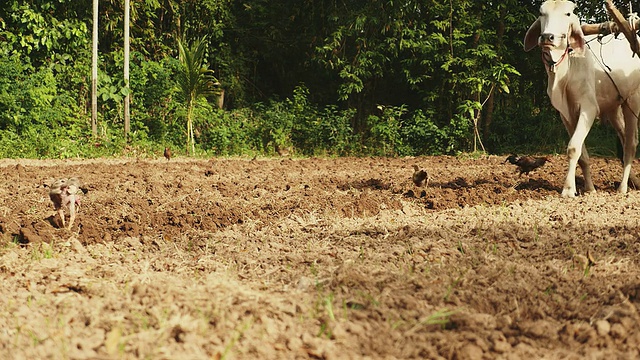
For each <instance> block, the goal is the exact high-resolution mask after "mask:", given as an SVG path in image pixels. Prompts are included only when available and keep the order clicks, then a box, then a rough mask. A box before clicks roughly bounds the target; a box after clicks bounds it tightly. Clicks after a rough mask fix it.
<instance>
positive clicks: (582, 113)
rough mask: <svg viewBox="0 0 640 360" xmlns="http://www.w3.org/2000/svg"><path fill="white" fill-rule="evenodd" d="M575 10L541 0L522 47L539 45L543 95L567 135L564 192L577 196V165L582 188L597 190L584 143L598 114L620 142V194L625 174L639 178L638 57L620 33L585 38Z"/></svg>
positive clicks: (566, 3) (570, 4) (557, 0)
mask: <svg viewBox="0 0 640 360" xmlns="http://www.w3.org/2000/svg"><path fill="white" fill-rule="evenodd" d="M574 9H575V4H574V3H573V2H571V1H564V0H547V1H545V2H544V3H543V4H542V6H541V7H540V17H538V19H537V20H536V21H535V22H534V23H533V24H532V25H531V27H529V30H528V31H527V34H526V35H525V38H524V50H525V51H529V50H531V49H533V48H534V47H536V46H540V48H541V49H542V61H543V63H544V66H545V68H546V70H547V75H548V80H549V83H548V86H547V93H548V94H549V97H550V98H551V104H553V106H554V107H555V108H556V109H557V110H558V111H559V112H560V116H561V117H562V121H563V123H564V126H565V127H566V129H567V131H568V132H569V135H570V136H571V139H570V140H569V146H568V147H567V155H568V157H569V171H568V172H567V178H566V180H565V183H564V188H563V190H562V196H563V197H574V196H576V179H575V173H576V165H577V164H580V167H581V168H582V172H583V175H584V180H585V191H587V192H591V191H595V188H594V187H593V181H592V180H591V170H590V169H589V155H588V153H587V149H586V147H585V145H584V141H585V138H586V137H587V134H588V133H589V130H590V129H591V126H592V125H593V122H594V120H595V118H596V117H598V116H599V117H600V118H601V119H602V120H603V122H609V123H611V125H612V126H613V127H614V128H615V130H616V131H617V133H618V136H619V138H620V141H621V143H622V144H623V149H624V156H623V159H622V161H623V167H624V170H623V175H622V181H621V182H620V187H619V188H618V191H619V192H620V193H623V194H624V193H626V192H627V183H628V180H629V177H630V176H631V179H632V180H633V181H634V182H636V180H637V179H636V178H635V175H633V174H631V163H632V161H633V159H634V158H635V152H636V146H637V145H638V116H639V115H640V59H639V58H638V57H637V56H636V57H634V56H633V53H632V52H631V49H630V46H629V43H628V41H627V40H626V39H625V38H624V37H622V36H621V37H620V39H616V38H615V37H614V36H613V35H608V36H605V37H604V38H602V39H598V38H597V36H588V37H585V36H584V34H583V32H582V29H581V28H580V20H579V19H578V17H577V16H576V15H575V14H574V13H573V10H574Z"/></svg>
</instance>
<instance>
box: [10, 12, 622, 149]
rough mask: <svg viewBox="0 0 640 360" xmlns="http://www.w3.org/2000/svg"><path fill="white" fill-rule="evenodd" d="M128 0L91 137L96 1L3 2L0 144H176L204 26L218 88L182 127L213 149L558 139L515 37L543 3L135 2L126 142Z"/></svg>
mask: <svg viewBox="0 0 640 360" xmlns="http://www.w3.org/2000/svg"><path fill="white" fill-rule="evenodd" d="M123 3H124V2H123V1H114V0H101V1H100V7H99V9H100V10H99V11H100V13H99V29H100V31H99V33H100V35H99V53H100V64H99V81H98V89H99V90H98V92H99V134H98V137H97V138H93V137H92V136H91V131H90V106H91V104H90V93H89V92H90V89H91V78H90V77H91V76H90V74H91V68H90V64H91V31H90V29H91V26H92V13H91V11H92V5H91V2H78V1H74V0H56V1H51V0H20V1H19V0H7V1H4V2H2V4H1V5H0V142H2V143H3V146H2V147H3V148H4V149H3V150H0V155H1V156H5V157H14V156H28V157H72V156H99V155H109V154H113V153H118V152H119V151H123V149H125V148H126V147H130V146H131V144H133V145H134V146H138V147H140V148H142V149H147V150H149V151H154V149H161V148H164V146H165V145H173V147H174V148H175V149H182V151H184V152H186V151H187V149H186V148H185V146H184V144H186V141H185V140H186V139H187V135H188V134H187V133H186V131H185V129H186V128H187V127H186V126H185V124H186V118H187V114H188V113H189V111H188V110H187V109H186V108H185V106H184V101H183V100H184V99H183V96H182V95H181V91H182V92H184V89H182V90H181V88H180V86H181V81H179V79H181V78H180V74H181V69H182V66H181V63H180V61H179V49H180V46H179V39H185V40H186V41H187V42H189V43H190V42H191V41H193V40H195V39H206V40H205V41H206V46H203V47H202V49H201V51H202V52H203V53H202V57H203V63H202V64H199V65H198V66H199V69H200V68H202V69H210V70H212V71H213V72H214V74H215V77H216V79H217V80H218V81H219V83H220V90H222V91H221V92H222V95H221V96H223V98H222V99H218V98H217V97H218V95H217V94H213V95H212V94H210V93H207V94H205V95H207V97H206V98H204V100H201V101H200V102H201V104H200V105H202V106H198V107H196V108H194V109H192V111H193V128H190V129H192V130H193V138H194V140H195V143H196V146H197V147H198V148H199V149H201V150H202V151H203V152H206V153H210V154H213V155H230V154H252V153H253V154H259V153H263V154H271V153H274V151H275V149H276V148H277V147H283V146H286V147H291V148H293V149H294V152H296V153H297V154H301V155H316V154H327V155H345V154H349V155H422V154H455V153H458V152H466V151H473V150H474V149H477V145H478V143H477V142H474V140H476V141H477V140H481V141H482V143H483V144H484V145H485V146H486V150H487V151H489V152H492V153H504V152H510V151H519V152H548V151H561V150H562V149H563V148H564V146H565V141H566V135H565V134H564V130H563V128H562V124H561V122H560V121H559V118H558V115H557V114H556V112H555V110H553V108H552V107H551V105H550V103H549V101H548V99H547V97H546V91H545V87H546V76H545V73H544V68H543V67H542V66H541V64H540V61H539V57H538V56H535V55H533V54H530V53H525V52H524V51H523V50H522V40H523V37H524V33H525V32H526V30H527V28H528V27H529V25H530V24H531V23H532V22H533V21H534V20H535V18H536V16H537V14H538V8H539V6H540V4H541V1H516V0H505V1H500V2H495V1H487V0H480V1H478V0H449V1H432V0H402V1H396V0H392V1H389V0H386V1H378V0H374V1H371V0H366V1H365V0H353V1H348V2H336V1H328V0H246V1H242V2H238V1H230V0H200V1H177V0H145V1H134V2H132V3H131V4H132V9H131V28H130V31H131V54H132V55H131V56H132V59H131V81H130V87H131V96H132V105H131V109H132V110H131V121H132V124H131V127H132V132H131V139H130V141H131V144H129V145H128V144H127V143H126V142H125V140H124V138H123V136H122V126H123V119H122V99H123V97H124V94H125V93H124V90H123V89H124V80H123V79H122V71H121V69H122V64H123V23H124V21H123V18H124V15H123V14H124V9H123V6H124V5H123ZM602 3H603V2H602V1H595V0H589V1H582V2H581V3H580V14H579V15H580V16H581V17H582V18H583V20H585V21H589V22H594V21H601V20H604V19H605V18H606V14H605V13H604V12H603V10H602ZM618 5H619V8H620V9H627V6H626V5H625V4H622V3H619V4H618ZM182 85H184V84H182ZM219 103H221V104H223V108H222V109H220V108H219V107H218V104H219ZM596 132H597V130H596ZM474 144H475V145H474Z"/></svg>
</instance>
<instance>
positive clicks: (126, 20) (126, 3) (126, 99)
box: [124, 0, 131, 142]
mask: <svg viewBox="0 0 640 360" xmlns="http://www.w3.org/2000/svg"><path fill="white" fill-rule="evenodd" d="M129 7H130V3H129V0H124V87H125V88H126V89H127V94H126V95H125V96H124V140H125V141H126V142H129V132H130V131H131V119H130V116H129V114H130V112H129V104H130V102H131V95H130V94H129Z"/></svg>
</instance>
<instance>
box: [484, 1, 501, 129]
mask: <svg viewBox="0 0 640 360" xmlns="http://www.w3.org/2000/svg"><path fill="white" fill-rule="evenodd" d="M506 15H507V14H506V10H505V8H503V9H502V10H500V19H499V21H498V28H497V29H496V38H497V43H496V49H497V50H498V54H500V53H502V48H503V46H504V41H503V40H502V39H503V37H504V33H505V25H504V18H505V16H506ZM494 109H495V91H493V92H491V94H489V99H487V106H486V108H485V109H484V121H483V124H482V125H483V128H482V135H483V136H484V138H485V139H487V137H488V136H489V135H490V134H491V123H492V122H493V111H494Z"/></svg>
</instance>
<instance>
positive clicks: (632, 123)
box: [618, 102, 640, 194]
mask: <svg viewBox="0 0 640 360" xmlns="http://www.w3.org/2000/svg"><path fill="white" fill-rule="evenodd" d="M638 110H640V106H638V105H637V104H631V103H629V102H626V103H625V104H624V105H623V107H622V112H623V114H624V129H623V130H624V138H623V140H624V141H623V142H622V147H623V157H622V168H623V171H622V180H621V181H620V186H619V187H618V192H619V193H621V194H626V193H627V190H628V184H629V178H631V179H632V180H633V179H634V178H635V175H633V176H631V164H632V163H633V159H634V158H635V157H636V148H637V147H638V118H637V115H636V114H638ZM636 180H637V179H636ZM634 184H635V181H634Z"/></svg>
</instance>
